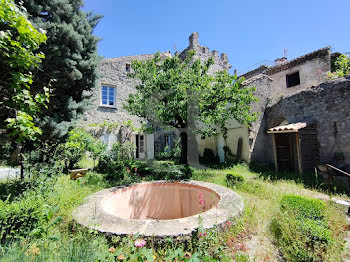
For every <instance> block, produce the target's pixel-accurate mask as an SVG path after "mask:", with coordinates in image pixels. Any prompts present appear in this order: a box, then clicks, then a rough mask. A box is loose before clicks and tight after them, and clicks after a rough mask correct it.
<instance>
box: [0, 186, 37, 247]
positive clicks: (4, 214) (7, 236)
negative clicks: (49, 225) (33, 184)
mask: <svg viewBox="0 0 350 262" xmlns="http://www.w3.org/2000/svg"><path fill="white" fill-rule="evenodd" d="M42 214H43V199H42V198H41V197H40V196H39V195H37V194H35V193H34V192H30V193H29V194H27V195H26V196H24V197H21V198H19V199H17V200H15V201H13V202H10V201H9V199H7V200H5V201H2V200H0V242H1V243H5V242H6V241H8V240H12V239H15V238H21V237H25V236H27V235H29V233H30V232H31V231H32V230H33V229H34V228H36V227H37V226H38V224H39V223H40V221H41V218H42Z"/></svg>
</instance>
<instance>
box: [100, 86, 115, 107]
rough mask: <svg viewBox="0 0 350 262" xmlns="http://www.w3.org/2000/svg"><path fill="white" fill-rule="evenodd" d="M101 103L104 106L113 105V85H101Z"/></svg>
mask: <svg viewBox="0 0 350 262" xmlns="http://www.w3.org/2000/svg"><path fill="white" fill-rule="evenodd" d="M101 104H102V105H104V106H115V87H110V86H102V90H101Z"/></svg>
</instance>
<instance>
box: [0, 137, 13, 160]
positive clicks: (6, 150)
mask: <svg viewBox="0 0 350 262" xmlns="http://www.w3.org/2000/svg"><path fill="white" fill-rule="evenodd" d="M14 150H15V149H14V147H13V145H12V143H11V142H10V141H6V140H0V164H2V163H4V164H8V162H9V161H10V157H11V153H12V152H13V151H14Z"/></svg>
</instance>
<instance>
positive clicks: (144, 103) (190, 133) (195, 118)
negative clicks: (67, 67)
mask: <svg viewBox="0 0 350 262" xmlns="http://www.w3.org/2000/svg"><path fill="white" fill-rule="evenodd" d="M212 64H213V59H208V60H207V61H204V62H201V61H200V60H195V59H194V52H193V51H189V52H188V54H187V56H186V57H185V58H184V59H183V60H182V59H180V58H179V57H178V56H174V57H166V58H165V59H162V58H161V56H160V54H156V55H154V57H153V59H151V60H147V61H134V62H133V63H132V65H131V66H132V69H133V72H132V73H130V74H129V76H130V77H131V78H133V79H137V80H138V81H137V84H136V90H137V92H136V93H135V94H131V95H129V98H128V99H127V103H126V104H125V105H124V107H125V109H126V110H128V111H129V112H130V113H131V114H134V115H137V116H139V117H143V118H145V119H146V120H147V121H149V125H150V127H151V128H154V127H156V126H161V127H163V128H176V129H178V130H179V132H180V136H181V159H180V162H181V163H182V164H187V162H188V159H187V157H189V160H190V162H192V161H194V162H195V163H197V162H198V145H197V142H196V138H195V134H196V133H201V134H202V135H203V134H204V135H207V136H213V135H215V134H217V133H218V132H220V131H219V130H220V129H221V130H223V129H224V128H225V125H226V123H227V121H229V120H230V119H232V118H235V119H236V120H238V121H239V122H240V123H242V124H246V125H249V123H250V122H252V121H254V120H255V119H256V114H255V113H251V112H250V109H251V107H250V104H251V103H252V102H254V101H256V99H255V98H254V97H253V95H252V90H253V89H252V88H246V87H243V86H242V82H243V81H244V79H243V78H240V79H238V78H237V76H236V75H234V76H233V75H230V74H229V73H228V72H227V71H219V72H217V73H215V74H214V75H211V74H209V73H208V69H209V67H210V66H211V65H212ZM188 146H189V147H188Z"/></svg>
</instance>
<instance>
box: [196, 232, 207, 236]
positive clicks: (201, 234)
mask: <svg viewBox="0 0 350 262" xmlns="http://www.w3.org/2000/svg"><path fill="white" fill-rule="evenodd" d="M206 234H207V232H204V233H201V232H200V233H199V234H198V236H199V237H204V236H205V235H206Z"/></svg>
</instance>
